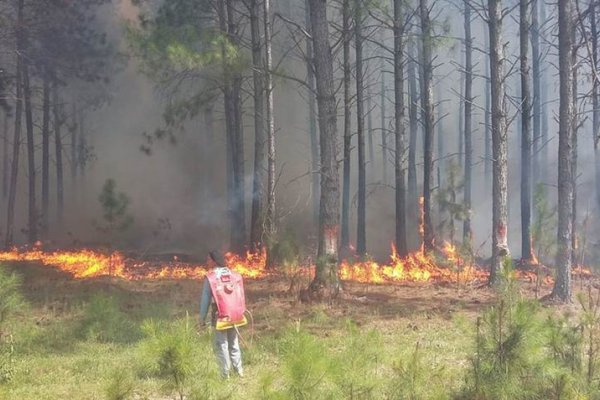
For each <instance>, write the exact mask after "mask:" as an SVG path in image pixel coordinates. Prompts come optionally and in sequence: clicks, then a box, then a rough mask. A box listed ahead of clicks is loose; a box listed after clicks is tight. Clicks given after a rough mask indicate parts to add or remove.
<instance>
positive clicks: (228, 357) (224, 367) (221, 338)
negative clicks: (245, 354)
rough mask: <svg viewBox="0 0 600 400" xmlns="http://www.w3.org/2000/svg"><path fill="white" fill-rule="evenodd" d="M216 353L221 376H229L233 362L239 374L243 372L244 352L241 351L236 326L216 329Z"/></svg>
mask: <svg viewBox="0 0 600 400" xmlns="http://www.w3.org/2000/svg"><path fill="white" fill-rule="evenodd" d="M214 345H215V355H216V356H217V362H218V363H219V369H220V371H221V376H222V377H224V378H226V377H228V376H229V370H230V369H231V365H232V364H233V369H234V370H235V372H237V373H238V374H240V375H241V374H243V373H244V371H243V369H242V352H241V351H240V341H239V338H238V334H237V331H236V330H235V328H230V329H225V330H222V331H217V330H215V343H214Z"/></svg>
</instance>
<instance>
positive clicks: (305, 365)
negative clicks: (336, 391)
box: [280, 329, 337, 400]
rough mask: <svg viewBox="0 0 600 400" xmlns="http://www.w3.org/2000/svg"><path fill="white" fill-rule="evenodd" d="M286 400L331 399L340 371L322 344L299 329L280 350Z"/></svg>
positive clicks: (282, 344)
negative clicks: (336, 374) (336, 377)
mask: <svg viewBox="0 0 600 400" xmlns="http://www.w3.org/2000/svg"><path fill="white" fill-rule="evenodd" d="M280 352H281V356H282V360H283V377H284V390H283V391H284V393H281V394H282V395H283V394H285V398H287V399H292V400H318V399H325V398H332V397H331V396H332V390H333V389H332V387H331V378H332V376H333V375H334V373H335V369H336V368H337V366H336V364H335V363H334V362H333V359H332V358H331V357H330V355H329V352H328V351H327V348H326V347H325V345H324V344H323V342H322V341H321V340H318V339H317V338H316V337H314V336H312V335H310V334H309V333H307V332H304V331H302V330H300V329H296V330H294V331H291V332H289V333H288V335H287V336H286V337H285V338H284V339H283V341H282V342H281V346H280Z"/></svg>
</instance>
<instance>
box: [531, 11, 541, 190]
mask: <svg viewBox="0 0 600 400" xmlns="http://www.w3.org/2000/svg"><path fill="white" fill-rule="evenodd" d="M538 1H542V0H532V3H531V6H532V13H531V67H532V73H533V76H532V78H533V138H532V151H533V154H532V171H533V177H532V179H533V184H534V185H537V184H539V183H540V178H541V176H540V175H541V173H540V146H541V145H542V128H541V115H542V103H541V93H540V92H541V88H540V61H541V60H540V23H539V18H538V9H539V5H538Z"/></svg>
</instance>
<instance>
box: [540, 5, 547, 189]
mask: <svg viewBox="0 0 600 400" xmlns="http://www.w3.org/2000/svg"><path fill="white" fill-rule="evenodd" d="M538 1H539V5H540V19H541V26H547V22H548V21H547V20H546V2H545V1H542V0H538ZM544 47H547V46H542V47H541V49H540V54H546V53H547V51H548V50H547V48H544ZM541 63H542V60H541V59H540V65H541ZM540 103H541V104H540V108H541V111H540V118H541V135H540V152H541V158H540V174H541V176H540V179H542V180H544V179H545V175H544V171H546V169H547V168H550V164H549V154H550V150H549V148H550V146H548V142H549V129H548V77H547V74H546V68H540Z"/></svg>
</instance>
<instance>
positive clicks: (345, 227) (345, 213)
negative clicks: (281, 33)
mask: <svg viewBox="0 0 600 400" xmlns="http://www.w3.org/2000/svg"><path fill="white" fill-rule="evenodd" d="M342 7H343V8H342V19H343V21H342V31H343V33H342V34H343V35H344V36H343V70H344V78H343V79H344V150H343V151H344V166H343V186H342V236H341V244H340V249H341V250H342V254H344V253H345V252H347V251H348V250H349V248H350V166H351V161H352V159H351V155H352V151H351V148H352V132H351V129H352V115H351V114H352V110H351V108H352V105H351V102H350V97H351V93H350V85H351V74H352V70H351V67H350V41H351V40H352V35H351V31H350V19H351V14H350V0H344V2H343V4H342Z"/></svg>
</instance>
